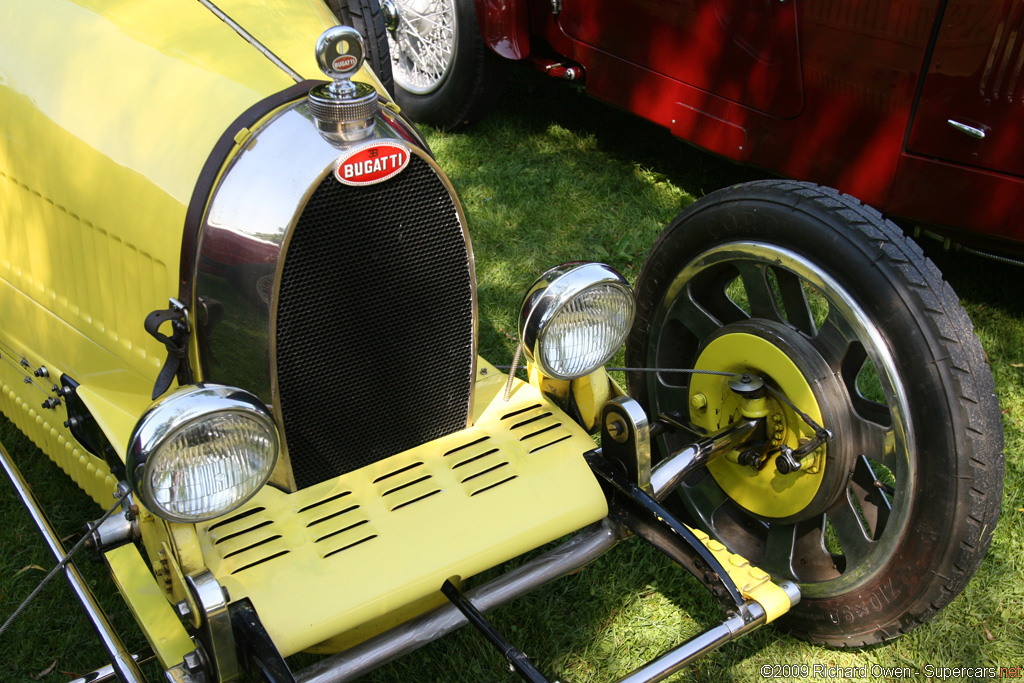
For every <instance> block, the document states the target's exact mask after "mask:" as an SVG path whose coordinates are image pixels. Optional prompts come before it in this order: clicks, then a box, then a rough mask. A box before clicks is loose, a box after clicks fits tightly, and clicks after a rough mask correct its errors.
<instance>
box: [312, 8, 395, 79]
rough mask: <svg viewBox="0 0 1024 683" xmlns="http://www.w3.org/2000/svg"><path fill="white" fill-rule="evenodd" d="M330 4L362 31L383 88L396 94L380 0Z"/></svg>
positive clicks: (368, 58) (341, 17) (344, 21)
mask: <svg viewBox="0 0 1024 683" xmlns="http://www.w3.org/2000/svg"><path fill="white" fill-rule="evenodd" d="M327 6H328V7H329V8H330V9H331V11H332V12H334V16H336V17H338V21H339V22H341V23H342V24H344V25H345V26H351V27H352V28H354V29H356V30H357V31H359V33H360V34H361V35H362V36H363V40H364V41H365V43H366V61H367V63H368V64H369V67H370V69H372V70H373V72H374V73H375V74H377V78H379V79H380V82H381V84H382V85H383V86H384V89H385V90H387V91H388V93H389V94H390V95H391V96H392V97H394V94H395V79H394V77H393V76H392V73H391V53H390V51H389V49H388V33H387V29H386V28H385V27H384V14H383V12H382V11H381V8H380V3H379V2H377V0H327Z"/></svg>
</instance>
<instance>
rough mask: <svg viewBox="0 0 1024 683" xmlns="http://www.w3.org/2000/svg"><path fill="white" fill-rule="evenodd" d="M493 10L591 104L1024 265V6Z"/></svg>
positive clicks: (484, 7)
mask: <svg viewBox="0 0 1024 683" xmlns="http://www.w3.org/2000/svg"><path fill="white" fill-rule="evenodd" d="M478 11H479V15H480V23H481V26H487V27H490V29H489V30H490V31H491V33H490V34H488V33H487V32H485V33H484V36H485V38H486V39H487V40H488V43H489V44H490V45H492V47H495V43H494V42H493V41H492V37H491V36H494V35H499V34H501V35H503V36H505V38H504V40H505V41H506V43H507V42H509V41H511V40H512V38H510V37H509V36H515V41H516V45H517V48H516V50H517V54H519V55H521V57H519V58H526V57H529V58H532V59H535V60H538V61H543V62H544V63H548V64H550V63H551V61H552V60H556V61H561V62H564V63H570V62H571V63H572V65H574V66H579V67H582V69H581V70H580V73H582V74H584V85H585V87H586V90H587V92H588V93H589V94H591V95H593V96H594V97H596V98H598V99H601V100H604V101H606V102H608V103H610V104H612V105H614V106H616V107H619V108H622V109H625V110H627V111H630V112H633V113H635V114H638V115H640V116H642V117H644V118H646V119H648V120H650V121H653V122H654V123H656V124H658V125H661V126H664V127H666V128H668V129H669V130H671V131H672V133H673V134H674V135H676V136H678V137H680V138H682V139H684V140H687V141H689V142H692V143H694V144H696V145H698V146H700V147H703V148H705V149H708V150H710V151H712V152H715V153H717V154H720V155H722V156H724V157H727V158H729V159H732V160H734V161H737V162H741V163H745V164H749V165H751V166H756V167H759V168H762V169H765V170H768V171H771V172H773V173H778V174H780V175H784V176H789V177H793V178H798V179H801V180H812V181H815V182H819V183H822V184H825V185H830V186H834V187H837V188H839V189H840V190H843V191H844V192H848V193H849V194H852V195H854V196H856V197H858V198H859V199H861V200H862V201H865V202H867V203H869V204H871V205H873V206H875V207H876V208H878V209H879V210H881V211H884V212H886V213H888V214H890V215H892V216H893V217H896V218H902V219H904V220H906V221H909V222H913V223H919V224H924V225H927V226H931V227H933V228H936V229H938V230H939V231H940V232H944V233H946V234H950V235H952V236H954V237H955V238H957V239H958V240H960V241H964V242H970V243H974V244H977V245H981V246H987V247H991V248H996V249H1002V250H1010V251H1017V252H1024V221H1022V220H1021V216H1022V215H1024V177H1022V176H1024V150H1022V143H1024V104H1022V102H1024V76H1022V71H1024V0H671V1H655V0H616V1H615V2H612V1H611V0H562V7H561V11H560V12H558V13H557V14H556V13H554V12H553V10H552V3H551V2H550V1H549V0H523V1H522V2H516V0H505V1H504V2H498V1H497V0H478ZM495 27H501V29H500V30H496V29H495ZM525 35H529V44H528V45H526V44H524V43H525V41H524V38H523V36H525ZM499 53H501V54H505V56H509V54H510V51H509V50H508V49H504V50H503V51H499ZM949 120H953V121H954V122H959V123H962V124H964V125H966V126H969V127H971V128H976V129H977V130H980V131H982V132H983V133H984V134H985V137H984V138H983V139H978V138H976V137H972V136H971V135H968V134H965V132H963V131H962V130H958V129H957V128H954V127H953V126H952V125H951V124H950V123H948V121H949Z"/></svg>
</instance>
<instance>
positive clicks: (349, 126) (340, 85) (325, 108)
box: [309, 26, 379, 147]
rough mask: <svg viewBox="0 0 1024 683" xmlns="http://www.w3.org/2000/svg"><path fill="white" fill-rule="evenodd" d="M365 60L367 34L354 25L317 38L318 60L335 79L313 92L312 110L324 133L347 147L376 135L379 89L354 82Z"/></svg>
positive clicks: (326, 137)
mask: <svg viewBox="0 0 1024 683" xmlns="http://www.w3.org/2000/svg"><path fill="white" fill-rule="evenodd" d="M365 59H366V46H365V45H364V43H363V37H362V36H361V35H359V31H357V30H355V29H354V28H352V27H351V26H335V27H334V28H329V29H327V30H326V31H324V32H323V33H322V34H320V38H318V39H317V41H316V62H317V64H318V65H319V66H320V70H321V71H323V72H324V74H326V75H327V77H328V78H330V79H331V81H332V82H331V83H323V84H321V85H317V86H314V87H313V89H312V90H310V91H309V111H310V113H311V114H313V118H314V119H315V120H316V126H317V129H318V130H319V131H320V135H322V136H323V137H324V139H326V140H327V141H328V142H330V143H331V144H332V145H336V146H339V147H343V146H347V143H351V142H358V141H359V140H365V139H366V138H368V137H370V136H371V135H372V134H373V117H374V116H375V115H376V114H377V110H378V108H379V105H378V103H377V91H376V90H374V88H373V86H371V85H369V84H367V83H355V82H353V81H352V76H353V75H355V73H356V72H357V71H359V69H360V68H361V67H362V66H363V62H364V61H365Z"/></svg>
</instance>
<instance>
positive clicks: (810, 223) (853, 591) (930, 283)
mask: <svg viewBox="0 0 1024 683" xmlns="http://www.w3.org/2000/svg"><path fill="white" fill-rule="evenodd" d="M787 264H802V265H787ZM730 269H731V270H730ZM684 270H686V271H687V273H688V274H687V277H690V279H689V280H687V281H686V282H685V284H681V281H680V280H679V275H680V274H681V273H683V271H684ZM769 271H771V273H773V274H772V275H771V276H770V277H769V275H768V274H769ZM691 275H692V277H691ZM760 277H763V278H764V280H765V281H766V282H767V284H756V283H755V281H756V280H758V278H760ZM737 278H739V279H740V280H741V281H743V282H744V285H745V286H748V287H752V288H753V289H752V290H751V291H753V290H756V289H757V288H758V287H762V288H763V291H761V292H758V291H754V294H753V295H752V297H751V300H753V297H754V296H758V295H759V296H761V298H760V302H761V303H760V308H758V310H756V311H755V310H754V307H752V306H748V309H749V310H748V311H746V312H743V313H740V312H738V311H740V309H742V306H736V305H733V302H731V301H726V298H727V297H728V296H729V294H728V293H727V291H726V288H727V286H728V285H729V283H730V282H734V281H735V279H737ZM744 278H746V279H744ZM771 278H776V280H775V281H776V282H778V283H780V284H785V283H786V282H790V283H792V282H796V283H798V285H797V287H795V288H794V287H793V286H789V287H788V289H786V288H782V289H781V290H780V287H779V286H778V285H775V284H773V283H772V282H773V281H772V280H771ZM828 283H832V284H831V285H830V284H828ZM833 285H834V286H833ZM787 291H788V294H787ZM800 291H803V292H804V293H803V294H802V295H801V294H800V293H799V292H800ZM822 291H826V292H829V291H831V292H835V291H838V292H841V293H842V297H839V298H836V297H833V299H832V300H831V301H830V302H828V303H829V307H828V314H827V315H828V316H830V317H826V318H825V320H824V321H818V323H814V322H813V321H811V316H810V314H809V313H808V314H800V315H796V316H792V315H791V316H790V318H794V317H795V322H794V320H791V319H788V318H787V315H786V313H785V312H784V311H790V309H792V311H790V313H793V312H795V311H797V310H798V309H801V307H803V308H805V309H809V307H807V306H806V305H805V304H806V302H803V301H802V297H809V296H811V295H810V294H808V292H817V293H818V294H820V292H822ZM636 293H637V299H638V313H637V320H636V323H635V325H634V328H633V331H632V333H631V336H630V339H629V342H628V344H627V357H626V362H627V365H628V366H631V367H651V366H652V365H653V364H655V363H657V364H659V366H660V367H677V368H690V367H693V365H694V363H695V361H696V359H697V357H698V356H699V355H700V353H701V351H702V350H703V348H704V347H705V346H706V343H707V339H708V338H710V337H715V336H721V335H722V334H723V333H728V332H729V331H730V329H733V328H732V327H731V326H736V329H750V328H751V326H755V325H756V324H757V318H758V316H759V315H761V316H762V317H764V318H765V319H766V320H767V322H766V323H765V326H766V328H769V329H773V330H774V329H783V330H785V329H788V330H789V332H786V334H789V335H791V337H793V338H794V345H792V346H789V347H787V348H811V349H814V352H813V353H815V354H818V355H820V359H819V360H822V361H824V362H826V363H828V365H829V368H831V369H832V371H833V373H834V377H833V378H830V380H829V381H832V382H833V385H834V386H839V387H840V390H839V391H836V392H834V393H835V394H836V395H835V396H834V397H833V398H834V399H835V401H834V403H835V404H837V405H841V406H846V409H845V413H844V416H843V417H844V419H835V420H833V424H826V425H824V426H825V427H828V428H831V429H833V430H834V436H833V439H832V441H831V442H829V446H828V451H827V452H828V456H827V457H828V458H829V459H828V460H825V465H824V467H826V468H827V467H830V466H832V467H836V466H842V467H844V468H846V471H844V472H843V477H844V478H845V479H843V480H844V481H846V482H847V485H844V486H840V487H839V489H838V490H837V491H836V493H835V494H833V495H831V497H830V498H829V499H828V500H825V501H818V503H817V504H818V505H820V507H816V508H815V509H810V510H807V511H806V515H804V516H803V519H800V520H798V521H793V518H794V517H799V515H792V514H790V512H791V511H786V512H787V514H786V515H781V514H780V515H779V517H780V518H784V519H781V521H779V520H776V521H773V520H772V519H769V518H766V517H765V515H764V514H755V513H753V512H750V511H749V510H748V509H746V508H744V507H743V506H741V505H740V504H738V503H737V502H736V501H735V500H732V499H731V498H730V497H729V496H728V494H726V493H724V491H723V490H722V488H721V487H720V486H719V485H718V483H717V482H716V481H715V480H714V477H713V476H711V475H710V474H708V473H707V472H704V473H703V474H704V475H705V476H704V477H703V478H700V477H697V478H696V479H695V480H691V481H688V482H686V483H685V484H684V485H683V486H681V487H680V489H679V498H680V500H681V502H682V503H683V505H682V506H681V508H682V509H685V511H686V512H687V513H689V514H690V515H691V519H692V521H693V522H694V523H695V524H697V525H699V526H702V527H704V529H705V531H708V532H709V533H710V534H711V536H712V537H714V538H718V539H719V540H720V541H721V542H723V543H724V544H725V545H726V546H727V547H728V548H729V549H730V550H731V551H733V552H738V553H740V554H742V555H744V556H745V557H747V558H748V559H749V560H750V561H751V562H752V563H753V564H755V565H758V566H761V567H762V568H763V569H765V570H767V571H769V572H770V573H771V574H772V575H773V577H775V578H776V579H778V580H793V581H796V582H797V584H798V585H799V586H800V588H801V591H802V594H803V597H802V599H801V601H800V602H799V604H797V605H796V606H795V607H794V608H793V609H792V610H791V611H790V612H789V613H788V614H786V615H785V616H784V617H782V618H781V619H780V620H779V621H778V622H777V623H779V624H780V625H782V626H783V627H784V628H786V629H788V630H789V631H791V632H792V633H793V634H795V635H797V636H798V637H801V638H804V639H807V640H810V641H814V642H819V643H824V644H827V645H832V646H840V647H843V646H858V645H868V644H872V643H877V642H881V641H884V640H889V639H891V638H894V637H896V636H898V635H900V634H902V633H905V632H907V631H909V630H911V629H913V628H915V627H916V626H918V625H920V624H922V623H924V622H926V621H928V620H929V619H931V618H932V617H933V616H935V614H936V612H937V611H938V610H939V609H941V608H942V607H943V606H944V605H946V604H947V603H949V602H950V601H951V600H952V599H953V598H954V597H955V596H956V595H957V594H958V593H959V592H960V591H961V590H962V589H963V588H964V586H965V585H966V583H967V581H968V579H969V578H970V577H971V576H972V575H973V574H974V572H975V570H976V569H977V568H978V566H979V564H980V563H981V561H982V559H983V557H984V556H985V552H986V550H987V548H988V546H989V543H990V541H991V538H992V533H993V531H994V528H995V524H996V520H997V518H998V514H999V507H1000V502H1001V498H1002V486H1003V484H1002V477H1003V456H1002V449H1003V436H1002V427H1001V418H1000V411H999V405H998V401H997V399H996V396H995V391H994V384H993V381H992V376H991V373H990V372H989V369H988V366H987V361H986V357H985V354H984V351H983V349H982V347H981V344H980V342H979V341H978V339H977V337H976V336H975V335H974V331H973V327H972V325H971V322H970V320H969V319H968V317H967V314H966V313H965V312H964V311H963V309H962V308H961V307H960V305H959V301H958V299H957V297H956V295H955V293H954V292H953V290H952V289H951V288H950V287H949V285H948V284H947V283H945V282H944V281H943V279H942V275H941V273H940V272H939V271H938V269H937V268H936V267H935V266H934V264H932V263H931V262H930V261H929V260H928V259H926V258H925V257H924V255H923V254H922V252H921V250H920V248H919V247H918V246H917V245H916V244H915V243H914V242H912V241H911V240H909V239H908V238H906V237H905V236H904V235H903V234H902V233H901V232H900V230H899V229H898V228H897V227H896V226H895V225H894V224H892V223H891V222H889V221H887V220H885V219H884V218H883V217H882V216H881V215H880V214H879V213H878V212H877V211H875V210H874V209H872V208H870V207H868V206H865V205H864V204H862V203H860V202H859V201H857V200H855V199H853V198H852V197H849V196H846V195H842V194H840V193H839V192H837V191H834V190H830V189H827V188H823V187H820V186H816V185H812V184H809V183H799V182H793V181H759V182H755V183H749V184H746V185H739V186H735V187H731V188H727V189H724V190H721V191H718V192H715V193H713V194H711V195H709V196H707V197H706V198H704V199H701V200H699V201H698V202H696V203H695V204H693V205H692V206H691V207H689V208H688V209H687V210H685V211H683V212H682V213H681V214H680V215H679V216H677V217H676V218H675V219H674V220H673V221H672V222H671V223H670V224H669V226H668V227H667V228H666V230H665V231H664V232H663V233H662V235H661V237H660V238H659V239H658V240H657V242H656V243H655V245H654V247H653V248H652V250H651V252H650V254H649V256H648V257H647V260H646V262H645V263H644V266H643V269H642V271H641V273H640V276H639V278H638V281H637V284H636ZM723 295H724V296H723ZM821 296H823V297H824V298H826V299H827V298H828V297H827V296H826V295H821ZM776 299H779V300H781V301H782V305H779V306H777V307H776V305H775V304H773V303H771V302H772V301H774V300H776ZM847 299H848V300H847ZM773 307H774V309H773ZM734 309H735V310H734ZM772 310H774V311H775V312H774V313H773V312H772ZM666 311H667V313H666ZM765 311H768V313H765ZM843 311H846V312H847V318H849V319H842V318H843V313H842V312H843ZM833 315H834V316H835V319H833V318H832V317H831V316H833ZM730 316H731V317H730ZM858 316H859V317H858ZM854 318H856V320H853V319H854ZM857 320H859V321H862V323H857ZM865 320H866V323H863V321H865ZM858 324H860V325H861V327H857V326H858ZM716 326H717V327H718V329H714V330H711V331H708V330H709V329H710V328H715V327H716ZM701 329H702V330H703V332H702V333H695V332H694V330H701ZM855 329H860V330H861V332H860V333H858V332H855ZM837 330H846V331H845V332H839V331H837ZM865 330H866V333H865V332H864V331H865ZM796 337H799V338H800V339H796ZM796 342H799V343H796ZM858 347H859V348H858ZM851 357H853V358H854V360H853V361H852V363H853V364H852V365H851V361H849V359H850V358H851ZM872 358H874V359H888V360H885V361H879V366H878V367H874V366H873V367H874V371H875V373H876V375H877V376H878V377H879V378H881V379H880V386H881V387H882V389H883V390H884V392H885V395H884V397H883V398H880V399H870V400H869V399H867V398H865V396H864V395H863V392H862V389H861V386H860V384H858V382H860V381H861V380H860V379H858V377H860V376H861V375H860V372H861V369H862V368H863V367H864V364H865V359H872ZM815 362H818V361H817V360H816V361H815ZM819 366H820V365H819ZM666 376H667V375H662V374H652V373H649V372H631V373H628V382H629V389H630V393H631V394H632V395H633V396H634V398H636V399H637V400H638V401H640V403H642V404H643V405H644V406H645V408H646V409H647V410H648V411H649V412H650V414H653V415H658V414H659V413H665V412H667V411H678V412H681V413H682V414H683V415H687V414H688V411H689V410H690V406H689V403H688V402H685V403H684V402H683V401H685V397H686V396H687V394H686V389H685V386H684V387H683V389H682V391H681V392H678V393H677V394H676V395H677V396H680V397H682V399H683V400H678V401H677V403H676V404H675V405H670V404H668V403H669V401H668V400H667V399H666V398H665V397H666V396H670V395H672V394H671V393H670V392H667V391H666V390H665V389H664V388H663V386H664V384H665V379H664V377H666ZM887 377H888V378H889V379H887ZM836 378H838V384H836V382H835V379H836ZM672 381H676V380H672ZM767 381H768V382H769V383H771V378H770V377H769V378H767ZM847 417H848V418H849V419H845V418H847ZM844 424H845V425H847V426H846V427H843V425H844ZM849 425H853V426H852V427H850V426H849ZM903 431H906V432H907V433H905V434H903V433H902V432H903ZM869 434H885V438H884V439H882V438H878V437H876V436H870V437H869V436H867V435H869ZM893 443H895V445H894V446H892V448H890V446H889V444H893ZM872 444H874V445H877V446H880V447H881V448H880V450H881V451H883V452H872ZM883 444H885V445H884V446H883ZM674 448H675V446H674V445H673V444H672V443H671V441H670V440H666V439H665V438H661V440H660V442H659V443H658V444H657V447H656V454H655V457H656V458H658V457H662V458H663V457H665V456H666V455H667V454H668V453H670V452H672V450H673V449H674ZM844 448H845V449H846V450H847V451H849V453H848V454H847V455H845V456H844V455H843V453H844V450H843V449H844ZM767 467H773V464H772V463H771V462H769V463H768V464H767ZM698 474H700V473H698ZM866 489H867V491H866ZM870 489H877V490H874V491H872V490H870ZM881 492H884V496H883V495H882V493H881ZM854 497H857V498H858V499H857V501H856V503H854V502H851V500H852V498H854ZM851 512H852V515H851V514H850V513H851ZM840 514H845V515H846V519H847V522H849V519H850V518H851V516H852V519H853V520H855V521H854V527H855V528H854V530H853V531H852V532H851V531H850V525H849V523H847V524H846V526H845V527H843V526H841V525H840V524H839V519H840ZM858 518H859V520H858ZM834 521H835V524H833V522H834ZM858 523H859V524H860V525H861V527H862V528H861V529H860V532H858V531H857V529H856V525H857V524H858ZM844 529H845V531H843V530H844ZM840 531H842V533H840ZM859 533H860V535H863V537H864V538H859V537H858V534H859ZM837 534H838V536H837ZM780 547H781V548H784V549H786V550H785V552H780V551H779V548H780ZM787 553H788V555H787Z"/></svg>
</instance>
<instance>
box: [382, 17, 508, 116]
mask: <svg viewBox="0 0 1024 683" xmlns="http://www.w3.org/2000/svg"><path fill="white" fill-rule="evenodd" d="M448 1H449V2H451V3H452V4H453V5H454V8H453V9H454V13H455V32H454V42H455V44H454V46H453V50H454V54H453V57H452V64H451V66H450V68H449V69H448V71H447V73H446V75H445V76H444V77H443V79H442V80H441V82H440V83H439V84H438V85H437V87H435V88H434V89H433V90H431V91H430V92H427V93H424V94H417V93H413V92H409V91H408V90H405V89H403V88H402V87H401V86H400V85H398V84H397V83H396V84H395V99H396V100H397V101H398V105H399V106H400V107H401V108H402V111H403V112H404V113H405V114H407V115H408V116H409V118H411V119H412V120H413V121H416V122H417V123H426V124H429V125H431V126H436V127H437V128H441V129H442V130H449V131H450V130H455V129H458V128H462V127H465V126H468V125H472V124H473V123H476V122H477V121H479V120H480V119H481V118H482V117H483V116H484V114H486V113H487V112H488V111H489V110H490V109H491V108H492V107H493V106H494V104H495V102H496V100H497V99H498V96H499V94H500V93H501V89H502V86H503V84H504V81H505V70H506V62H505V60H504V59H502V58H501V57H499V56H498V55H496V54H494V53H493V52H491V51H490V50H489V49H488V48H487V46H486V44H485V43H484V39H483V37H482V36H481V35H480V30H479V28H478V27H477V17H476V7H475V4H474V2H473V0H448Z"/></svg>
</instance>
